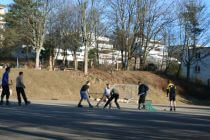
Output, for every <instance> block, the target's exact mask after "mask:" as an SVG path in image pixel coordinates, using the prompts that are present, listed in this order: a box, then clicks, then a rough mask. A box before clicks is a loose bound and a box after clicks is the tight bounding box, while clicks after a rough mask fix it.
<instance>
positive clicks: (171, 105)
mask: <svg viewBox="0 0 210 140" xmlns="http://www.w3.org/2000/svg"><path fill="white" fill-rule="evenodd" d="M172 107H173V101H172V100H170V111H172Z"/></svg>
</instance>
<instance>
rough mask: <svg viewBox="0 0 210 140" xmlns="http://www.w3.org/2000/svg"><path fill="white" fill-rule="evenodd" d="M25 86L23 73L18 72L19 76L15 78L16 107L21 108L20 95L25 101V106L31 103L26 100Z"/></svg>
mask: <svg viewBox="0 0 210 140" xmlns="http://www.w3.org/2000/svg"><path fill="white" fill-rule="evenodd" d="M24 89H25V85H24V83H23V72H19V76H18V77H17V78H16V91H17V98H18V105H19V106H21V95H22V97H23V100H24V101H25V105H29V104H30V103H31V102H30V101H28V100H27V97H26V94H25V90H24Z"/></svg>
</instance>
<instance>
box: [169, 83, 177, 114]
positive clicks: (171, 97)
mask: <svg viewBox="0 0 210 140" xmlns="http://www.w3.org/2000/svg"><path fill="white" fill-rule="evenodd" d="M168 96H169V101H170V111H172V110H174V111H176V86H175V85H174V84H173V83H172V81H169V84H168V87H167V97H168Z"/></svg>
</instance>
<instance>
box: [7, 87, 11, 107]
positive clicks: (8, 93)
mask: <svg viewBox="0 0 210 140" xmlns="http://www.w3.org/2000/svg"><path fill="white" fill-rule="evenodd" d="M9 96H10V91H9V86H7V87H6V105H10V103H9Z"/></svg>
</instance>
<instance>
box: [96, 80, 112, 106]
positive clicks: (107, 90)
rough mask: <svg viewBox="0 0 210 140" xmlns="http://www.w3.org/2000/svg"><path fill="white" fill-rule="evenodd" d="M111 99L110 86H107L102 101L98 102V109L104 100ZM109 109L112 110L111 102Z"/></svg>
mask: <svg viewBox="0 0 210 140" xmlns="http://www.w3.org/2000/svg"><path fill="white" fill-rule="evenodd" d="M109 98H110V85H109V84H106V88H105V89H104V94H103V96H102V98H101V100H100V101H99V102H98V104H97V105H96V107H98V106H99V104H100V103H101V102H102V101H103V100H104V99H108V100H109ZM109 108H111V102H110V103H109Z"/></svg>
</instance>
